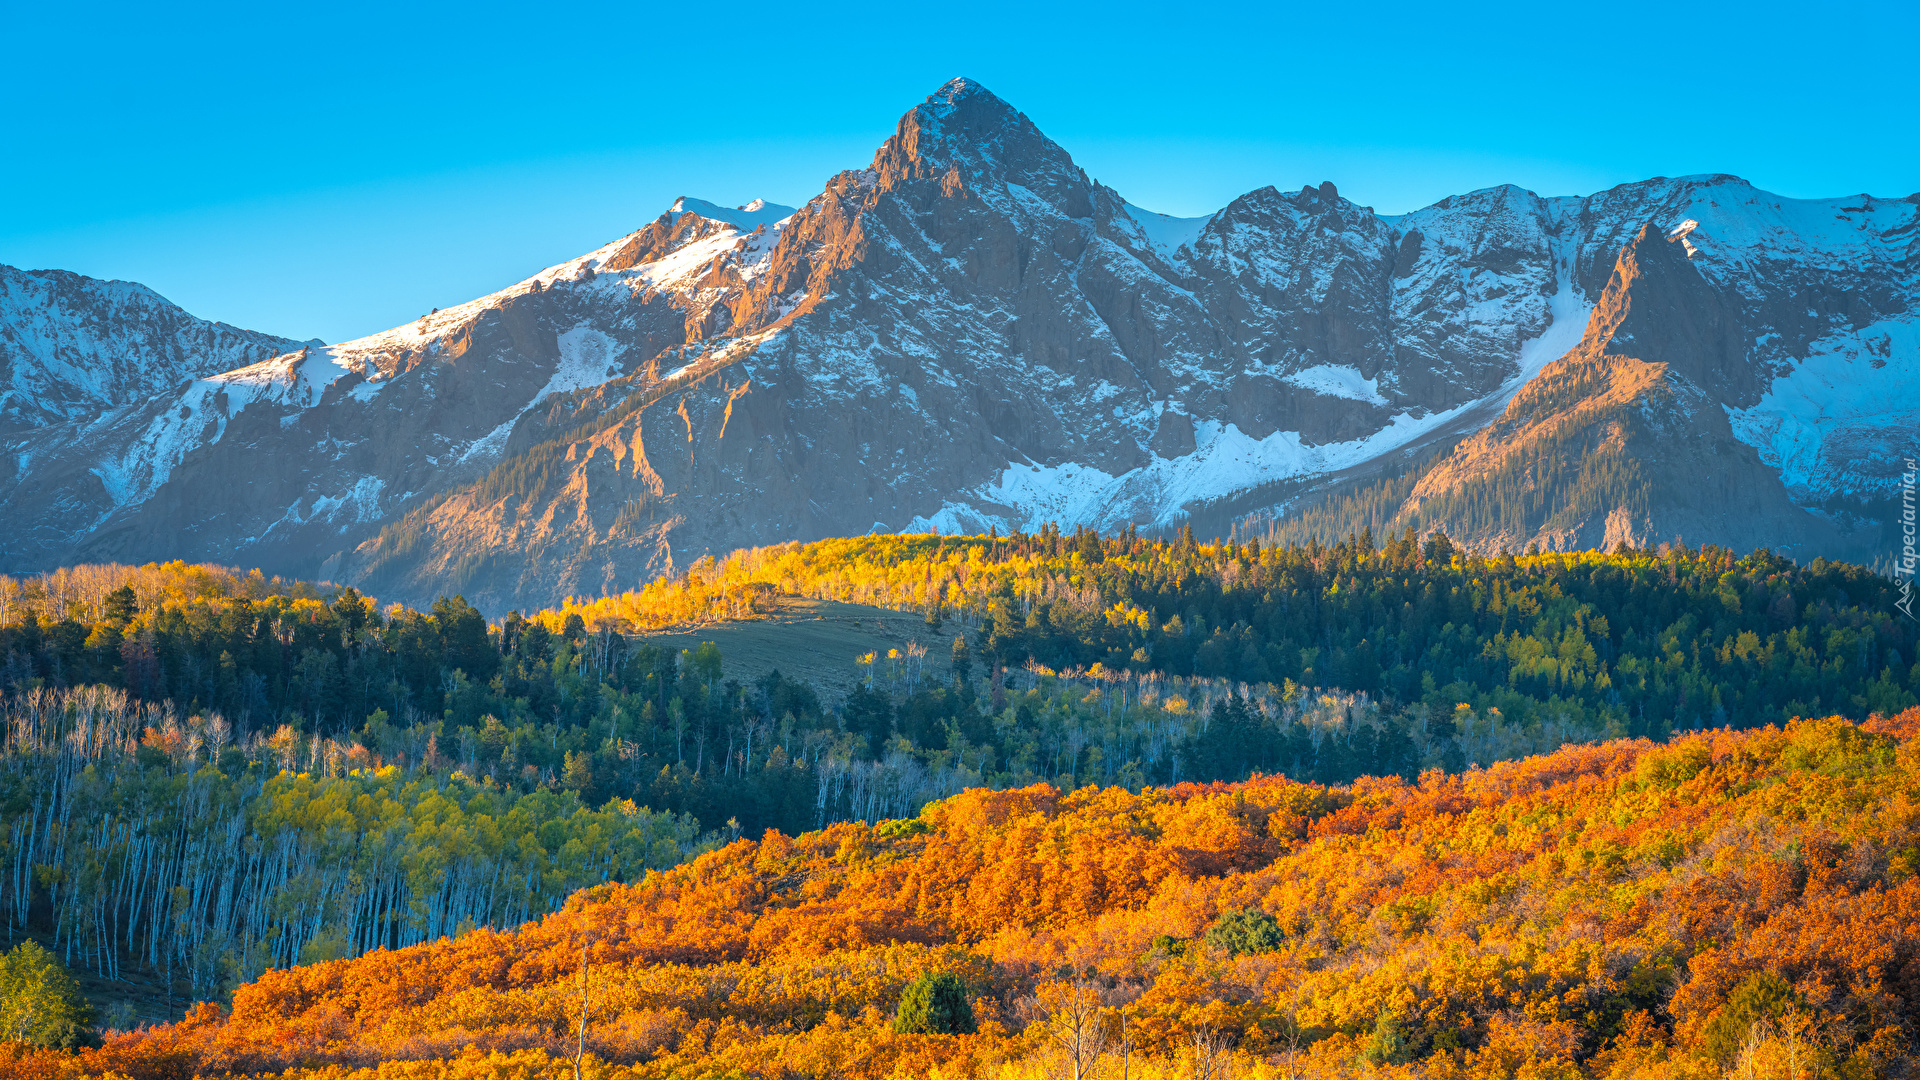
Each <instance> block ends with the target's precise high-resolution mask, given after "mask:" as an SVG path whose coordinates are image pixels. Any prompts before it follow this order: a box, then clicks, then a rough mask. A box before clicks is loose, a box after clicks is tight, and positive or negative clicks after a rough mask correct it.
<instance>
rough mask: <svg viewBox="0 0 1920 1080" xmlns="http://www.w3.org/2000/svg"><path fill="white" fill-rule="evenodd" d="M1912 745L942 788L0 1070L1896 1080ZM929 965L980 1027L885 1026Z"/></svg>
mask: <svg viewBox="0 0 1920 1080" xmlns="http://www.w3.org/2000/svg"><path fill="white" fill-rule="evenodd" d="M1916 733H1920V710H1908V711H1906V712H1905V713H1902V714H1900V715H1897V716H1894V717H1878V716H1876V717H1875V718H1874V719H1873V720H1871V721H1869V722H1868V723H1866V724H1864V725H1855V724H1853V723H1850V722H1847V721H1845V720H1841V719H1837V718H1830V719H1825V720H1806V721H1796V722H1794V723H1792V724H1790V725H1788V726H1787V727H1785V728H1784V729H1782V728H1764V729H1759V730H1754V731H1747V732H1730V731H1710V732H1706V733H1702V734H1696V735H1690V736H1686V737H1682V738H1678V739H1676V740H1674V741H1673V742H1672V743H1670V744H1667V745H1664V746H1660V745H1654V744H1651V743H1648V742H1646V741H1644V740H1636V741H1627V740H1622V741H1616V742H1612V743H1606V744H1601V745H1590V746H1579V747H1568V748H1565V749H1562V750H1561V751H1559V752H1558V753H1554V754H1550V755H1545V756H1540V757H1533V758H1528V759H1525V760H1521V761H1514V762H1507V763H1503V764H1499V765H1496V766H1494V767H1492V768H1489V769H1485V770H1472V771H1469V772H1467V773H1465V774H1461V775H1445V774H1442V773H1440V772H1438V771H1434V772H1429V773H1427V774H1425V775H1423V776H1421V777H1420V778H1419V779H1418V780H1417V781H1415V782H1406V781H1402V780H1398V779H1389V780H1364V781H1361V782H1358V783H1355V784H1352V785H1348V786H1340V787H1323V786H1317V785H1310V784H1301V783H1296V782H1293V781H1289V780H1284V779H1277V778H1264V777H1263V778H1255V779H1253V780H1251V781H1247V782H1244V783H1238V784H1207V785H1181V786H1177V787H1174V788H1171V789H1156V788H1148V789H1146V790H1144V791H1142V792H1140V793H1139V794H1131V793H1129V792H1127V791H1125V790H1124V789H1119V788H1094V787H1089V788H1083V789H1080V790H1078V791H1074V792H1072V793H1069V794H1063V793H1061V792H1059V791H1057V790H1056V789H1054V788H1052V787H1049V786H1047V785H1035V786H1033V787H1028V788H1025V789H1020V790H1012V791H998V792H991V791H984V790H975V791H968V792H966V793H964V794H962V795H959V796H956V797H953V798H950V799H947V800H945V801H942V802H938V803H935V804H932V805H930V806H929V807H928V808H927V809H926V811H925V812H924V813H923V814H921V815H920V816H919V817H918V818H915V819H911V820H905V821H888V822H883V823H881V824H879V825H878V826H869V825H866V824H862V823H851V824H840V825H835V826H832V827H830V828H828V829H825V830H823V831H820V832H815V833H809V834H807V835H804V836H799V837H787V836H784V835H781V834H780V833H778V832H772V833H769V834H768V835H767V836H765V837H764V838H763V839H761V840H760V841H758V842H752V841H747V840H742V841H739V842H736V843H734V844H732V845H731V846H729V847H726V848H724V849H722V850H719V851H715V852H712V853H710V854H707V855H704V856H701V857H700V858H698V859H696V860H694V861H693V862H691V863H687V864H684V865H681V866H678V867H675V868H673V869H670V870H664V871H656V872H653V873H650V874H649V875H647V877H646V879H645V880H644V881H642V882H640V883H637V884H625V885H623V884H608V885H602V886H598V887H595V888H592V889H588V890H585V891H583V892H581V893H578V894H576V895H575V896H574V897H573V898H572V899H571V900H570V901H569V902H568V903H567V905H566V906H565V907H564V908H563V909H562V910H561V911H559V912H557V913H555V914H553V915H550V916H548V917H546V918H544V919H542V920H540V921H539V922H536V923H530V924H528V925H526V926H524V927H522V928H520V929H518V930H516V931H512V932H508V933H495V932H491V931H485V930H482V931H477V932H473V933H468V934H465V935H462V936H460V937H457V938H451V939H448V938H443V939H440V940H438V941H436V942H433V943H430V944H423V945H419V946H414V947H411V948H407V949H401V950H379V951H376V952H373V953H370V954H368V955H365V956H362V957H359V958H357V959H352V960H340V961H334V962H329V963H321V964H314V965H311V966H305V967H296V968H291V969H285V970H277V971H270V972H268V973H266V974H265V975H263V976H261V977H260V978H259V979H258V980H256V981H255V982H253V983H251V984H248V985H245V986H242V987H240V988H239V989H238V990H237V991H236V992H235V993H234V994H233V997H232V1002H231V1006H230V1008H229V1007H224V1006H221V1005H216V1004H203V1005H200V1006H198V1007H197V1008H196V1009H195V1010H194V1011H193V1012H191V1013H190V1014H189V1015H188V1016H187V1017H186V1019H184V1020H183V1021H181V1022H179V1023H177V1024H173V1025H169V1026H162V1027H155V1028H149V1029H145V1030H141V1031H137V1032H133V1033H121V1034H113V1035H110V1036H108V1038H107V1039H106V1042H105V1045H103V1046H101V1047H99V1048H97V1049H90V1050H83V1051H80V1052H78V1053H75V1054H62V1053H57V1052H29V1051H27V1050H25V1049H23V1048H16V1049H14V1050H12V1051H9V1053H10V1054H11V1057H10V1058H7V1059H5V1060H4V1061H0V1065H4V1068H5V1071H6V1073H7V1075H9V1076H21V1077H42V1076H43V1077H78V1076H99V1077H105V1076H108V1075H117V1076H124V1077H128V1078H131V1080H148V1078H152V1080H160V1078H173V1077H179V1078H181V1080H186V1078H187V1077H190V1076H193V1075H196V1074H199V1075H209V1076H222V1075H230V1074H231V1075H260V1074H281V1075H286V1076H289V1077H300V1078H312V1080H321V1078H326V1080H373V1078H376V1077H380V1078H385V1077H394V1078H399V1077H481V1076H485V1077H552V1078H556V1080H557V1078H559V1077H562V1076H567V1077H571V1076H572V1075H573V1069H574V1053H575V1051H576V1049H578V1048H582V1047H584V1054H583V1056H582V1059H581V1069H582V1074H583V1075H584V1076H589V1077H596V1078H615V1077H618V1078H628V1077H633V1078H640V1077H645V1078H655V1077H658V1078H666V1077H676V1076H686V1077H706V1076H715V1077H718V1076H764V1077H801V1076H819V1077H825V1076H846V1077H874V1078H880V1077H892V1076H942V1077H1007V1078H1014V1077H1028V1076H1032V1077H1040V1076H1068V1075H1075V1074H1076V1073H1077V1074H1078V1075H1081V1076H1087V1077H1092V1076H1102V1077H1104V1076H1114V1077H1118V1076H1120V1075H1121V1069H1122V1068H1123V1066H1124V1068H1125V1069H1126V1070H1127V1075H1128V1076H1130V1077H1131V1076H1148V1077H1159V1076H1166V1077H1173V1076H1179V1077H1203V1076H1204V1077H1222V1076H1226V1075H1228V1074H1229V1072H1231V1073H1233V1074H1236V1075H1240V1076H1248V1077H1276V1078H1279V1077H1287V1078H1294V1077H1300V1078H1305V1077H1322V1076H1326V1077H1332V1076H1360V1075H1369V1076H1373V1075H1385V1076H1396V1077H1401V1076H1403V1077H1408V1078H1412V1077H1416V1076H1428V1077H1444V1078H1454V1077H1459V1078H1463V1080H1464V1078H1467V1077H1474V1078H1488V1080H1491V1078H1505V1077H1529V1078H1551V1077H1564V1078H1568V1080H1572V1078H1576V1077H1591V1078H1595V1080H1598V1078H1603V1077H1604V1078H1608V1080H1613V1078H1619V1080H1625V1078H1629V1077H1717V1076H1722V1075H1740V1076H1755V1077H1759V1076H1780V1077H1787V1076H1808V1077H1812V1076H1831V1077H1873V1076H1889V1077H1891V1076H1900V1075H1906V1074H1908V1073H1909V1071H1910V1070H1911V1068H1912V1066H1913V1064H1914V1062H1915V1056H1914V1051H1913V1049H1912V1045H1913V1041H1914V1037H1915V1034H1916V1032H1920V1026H1917V1025H1920V877H1916V870H1920V741H1916V738H1915V736H1916ZM1269 922H1270V923H1271V926H1272V927H1273V928H1277V933H1273V932H1271V931H1270V930H1269V929H1268V925H1269ZM1212 927H1225V928H1227V930H1230V931H1232V932H1227V931H1226V930H1223V932H1221V933H1216V934H1213V935H1209V934H1208V930H1209V928H1212ZM1235 928H1237V929H1235ZM1250 928H1251V929H1250ZM1255 931H1257V932H1255ZM1230 941H1231V942H1240V943H1241V944H1239V945H1235V946H1233V947H1228V946H1227V944H1226V943H1228V942H1230ZM1243 950H1244V951H1243ZM583 955H584V956H585V957H586V961H587V968H586V977H585V978H584V979H583V978H582V972H581V960H582V956H583ZM938 973H951V975H952V976H954V977H955V978H957V979H958V980H960V981H961V982H963V983H964V985H965V986H966V988H967V992H968V993H969V994H970V995H971V996H972V999H973V1001H972V1006H973V1012H974V1014H975V1016H976V1017H977V1018H978V1030H977V1031H975V1032H973V1033H968V1034H957V1035H931V1034H915V1033H902V1032H898V1031H896V1030H895V1027H896V1025H895V1024H894V1014H895V1011H896V1009H897V1007H898V1004H899V1001H900V998H901V995H902V993H903V992H904V990H905V988H906V987H907V986H908V985H909V984H911V983H913V982H914V981H915V980H918V979H923V978H924V977H926V976H928V975H930V974H938ZM583 1010H584V1012H585V1014H586V1019H587V1026H586V1034H585V1037H584V1040H583V1039H582V1038H581V1037H580V1031H579V1029H580V1022H581V1018H582V1013H583Z"/></svg>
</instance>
